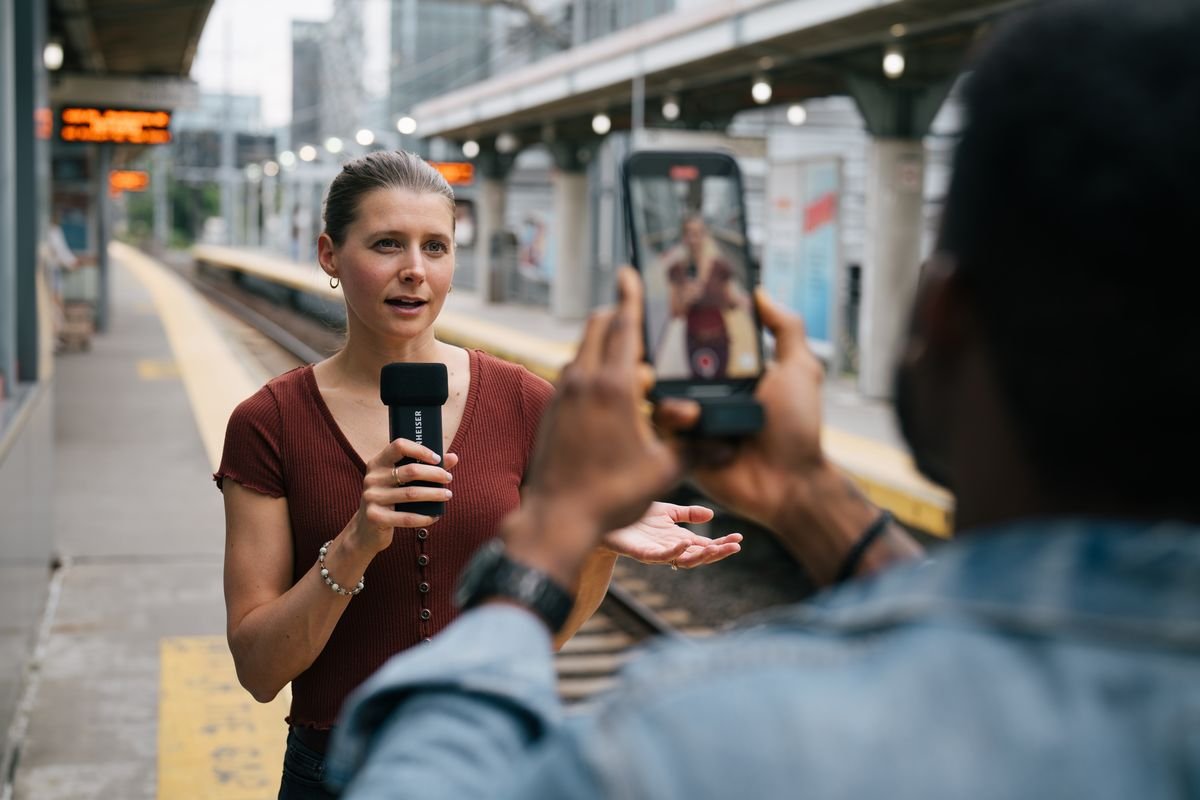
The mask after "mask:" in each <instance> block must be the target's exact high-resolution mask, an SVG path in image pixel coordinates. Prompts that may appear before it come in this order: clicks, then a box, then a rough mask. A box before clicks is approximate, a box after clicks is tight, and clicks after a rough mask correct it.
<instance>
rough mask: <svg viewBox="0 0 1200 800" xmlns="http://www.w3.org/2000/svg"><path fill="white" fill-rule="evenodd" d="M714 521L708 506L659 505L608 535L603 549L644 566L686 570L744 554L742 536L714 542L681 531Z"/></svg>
mask: <svg viewBox="0 0 1200 800" xmlns="http://www.w3.org/2000/svg"><path fill="white" fill-rule="evenodd" d="M712 518H713V511H712V509H711V508H705V507H704V506H677V505H675V504H674V503H658V502H655V503H651V504H650V508H648V509H646V513H645V514H643V515H642V518H641V519H640V520H638V521H637V522H635V523H633V524H632V525H630V526H629V527H627V528H619V529H617V530H615V531H609V532H608V533H606V534H604V536H602V537H601V538H600V546H601V547H603V548H605V549H607V550H610V551H612V552H614V553H616V554H617V555H621V556H629V557H630V558H632V559H636V560H637V561H641V562H642V563H643V564H671V565H672V566H676V567H680V568H682V569H691V568H692V567H699V566H701V565H703V564H712V563H713V562H715V561H720V560H721V559H723V558H728V557H729V556H731V555H733V554H734V553H736V552H738V551H739V550H741V549H742V545H741V541H742V535H741V534H740V533H731V534H728V535H726V536H722V537H720V538H719V539H710V538H708V537H707V536H700V535H698V534H695V533H693V532H691V531H689V530H688V529H686V528H681V527H679V526H680V524H682V523H689V522H691V523H699V522H708V521H709V520H710V519H712Z"/></svg>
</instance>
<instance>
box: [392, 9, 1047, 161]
mask: <svg viewBox="0 0 1200 800" xmlns="http://www.w3.org/2000/svg"><path fill="white" fill-rule="evenodd" d="M1028 2H1030V0H722V1H720V2H717V1H715V0H714V2H712V3H709V4H706V5H701V6H695V5H692V6H689V7H687V8H683V9H680V10H677V11H675V12H671V13H668V14H664V15H662V16H659V17H655V18H653V19H650V20H647V21H646V22H644V23H641V24H639V25H636V26H633V27H630V28H626V29H624V30H621V31H619V32H617V33H614V34H611V35H609V36H606V37H604V38H601V39H597V40H595V41H592V42H588V43H586V44H583V45H580V46H577V47H573V48H571V49H570V50H566V51H563V52H560V53H557V54H554V55H552V56H549V57H547V58H544V59H542V60H540V61H538V62H535V63H533V64H530V65H528V66H526V67H523V68H521V69H518V70H515V71H513V72H509V73H504V74H501V75H498V76H495V77H493V78H490V79H487V80H484V81H480V82H478V83H475V84H472V85H469V86H466V87H463V88H461V89H458V90H455V91H452V92H449V93H447V94H444V95H441V96H439V97H435V98H432V99H430V100H428V101H425V102H424V103H421V104H419V105H418V106H417V107H416V108H414V109H412V115H413V116H414V117H415V118H416V119H417V121H418V123H419V126H420V128H419V130H420V134H421V135H422V136H443V137H446V138H452V139H459V140H465V139H472V138H473V139H486V138H488V137H492V136H495V135H497V134H499V133H500V132H503V131H508V132H514V133H517V134H518V136H519V137H520V138H521V139H522V140H526V139H534V138H537V136H538V133H537V132H538V131H539V130H540V129H542V128H544V126H545V125H547V124H552V125H553V126H554V128H555V132H556V135H561V136H564V137H570V136H572V135H582V136H587V135H588V134H589V130H590V120H591V118H592V116H593V115H594V114H595V113H596V112H597V111H605V112H606V113H608V115H609V116H610V117H611V119H612V124H613V128H614V129H621V128H628V127H630V123H631V119H630V117H631V114H630V102H631V99H632V82H633V80H634V78H635V77H636V76H638V75H640V76H641V77H642V79H643V81H644V86H645V100H646V121H647V122H648V123H654V124H661V121H660V120H658V119H656V115H657V114H658V107H659V103H658V102H657V101H658V100H661V99H662V98H664V97H666V96H667V95H668V94H672V95H676V96H677V97H679V99H680V101H681V105H682V107H683V114H684V117H686V118H688V119H689V120H690V121H692V122H695V121H696V120H712V121H714V122H715V123H717V124H722V123H726V122H728V120H729V118H730V117H732V115H733V114H735V113H737V112H738V111H742V110H745V109H749V108H755V107H760V106H757V105H756V104H755V102H754V100H753V98H752V97H751V95H750V87H751V84H752V83H753V78H754V76H755V75H757V74H759V73H766V74H767V75H769V77H770V80H771V82H772V84H773V88H774V94H773V97H772V99H771V104H772V105H774V104H780V103H789V102H798V101H802V100H805V99H808V98H812V97H822V96H828V95H835V94H846V93H848V91H849V88H848V87H849V81H850V79H851V76H861V77H866V78H869V79H879V78H880V77H881V67H880V65H881V60H882V54H883V49H884V48H885V47H887V46H889V45H898V46H900V47H902V48H903V51H904V54H905V58H906V61H907V67H906V70H905V73H904V76H903V77H902V78H901V79H899V80H897V81H893V82H891V85H893V86H895V87H898V88H902V87H905V86H909V87H913V88H918V87H921V86H925V85H929V84H930V83H933V82H937V81H946V80H951V79H953V77H954V76H956V75H957V74H958V73H959V71H960V70H961V69H962V66H963V57H964V54H965V53H966V52H967V50H968V49H969V48H970V46H971V44H972V43H973V42H974V40H975V39H976V37H977V36H978V34H979V32H980V30H981V29H982V28H983V27H985V26H986V25H988V24H989V23H990V22H991V21H992V20H994V19H995V18H996V17H998V16H999V15H1001V14H1004V13H1007V12H1009V11H1011V10H1013V9H1015V8H1018V7H1020V6H1023V5H1026V4H1027V3H1028ZM897 26H900V27H897ZM897 32H899V35H897ZM522 131H526V132H527V135H521V132H522Z"/></svg>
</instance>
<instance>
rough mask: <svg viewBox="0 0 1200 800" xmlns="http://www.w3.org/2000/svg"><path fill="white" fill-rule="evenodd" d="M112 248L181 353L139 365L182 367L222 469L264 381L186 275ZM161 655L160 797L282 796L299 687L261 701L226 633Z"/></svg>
mask: <svg viewBox="0 0 1200 800" xmlns="http://www.w3.org/2000/svg"><path fill="white" fill-rule="evenodd" d="M109 252H110V253H111V254H112V256H113V259H114V260H115V261H116V263H118V264H120V265H121V266H123V267H124V268H126V269H128V270H129V271H130V272H131V273H132V274H133V275H134V276H135V277H136V278H137V279H138V280H139V281H140V282H141V283H142V285H143V286H144V287H145V288H146V290H147V291H148V292H149V293H150V296H151V299H152V300H153V303H154V307H155V310H156V311H157V313H158V316H159V318H160V319H161V321H162V324H163V328H164V329H165V331H166V334H167V341H168V342H169V343H170V346H171V351H172V354H173V361H170V362H161V363H156V364H145V365H143V364H139V374H140V375H141V376H142V377H143V379H152V378H155V377H162V376H163V375H164V373H165V372H168V371H169V369H177V370H178V374H179V375H181V376H182V378H183V382H184V386H185V388H186V390H187V395H188V401H189V402H190V403H191V406H192V412H193V415H194V416H195V419H196V426H197V428H198V430H199V433H200V438H201V440H202V441H203V443H204V448H205V451H206V454H207V456H208V460H209V462H210V464H211V468H212V469H213V470H215V469H216V468H217V466H218V463H219V461H220V458H221V448H222V446H223V442H224V437H225V425H226V423H227V422H228V421H229V415H230V414H231V413H232V412H233V409H234V408H235V407H236V406H237V404H238V403H240V402H241V401H242V400H243V399H244V398H246V397H248V396H249V395H250V394H251V393H253V392H254V391H255V390H257V389H258V384H257V382H256V381H255V380H254V379H253V378H252V377H251V376H250V374H249V373H248V372H247V371H246V370H245V368H244V367H243V366H242V362H241V361H240V360H239V359H237V358H235V357H234V355H233V354H232V351H231V350H230V348H229V344H228V342H227V340H226V338H225V336H224V335H223V334H222V332H221V329H220V328H219V327H218V325H217V323H216V321H215V320H214V319H213V317H212V316H211V314H210V313H209V311H208V309H207V308H205V306H204V304H203V301H202V300H200V299H199V298H198V297H197V296H196V294H195V293H194V292H193V291H192V290H191V289H190V288H189V287H188V286H187V285H186V284H185V283H184V282H183V281H182V280H180V279H179V278H178V277H177V276H175V275H173V274H172V273H171V272H169V271H168V270H167V269H166V268H165V267H163V266H162V265H160V264H159V263H158V262H157V261H155V260H154V259H152V258H150V257H148V256H146V255H144V254H143V253H141V252H139V251H137V250H134V249H133V248H131V247H127V246H125V245H122V244H120V243H113V244H111V245H110V249H109ZM168 365H169V367H168ZM217 575H218V574H217V573H214V578H213V579H214V580H219V577H217ZM160 657H161V661H160V675H161V678H160V693H159V708H158V800H208V798H212V800H217V799H218V798H220V800H260V799H261V800H270V798H274V797H275V796H276V795H277V793H278V791H279V777H280V770H281V769H282V765H283V748H284V744H285V741H286V737H287V726H286V725H285V724H284V717H286V716H287V709H288V705H289V704H290V702H291V694H290V692H291V690H290V687H287V688H285V690H284V691H283V692H282V693H281V694H280V696H279V697H277V698H276V699H275V700H274V701H272V702H271V703H269V704H267V705H260V704H258V703H257V702H255V701H254V699H253V698H252V697H251V696H250V694H249V693H248V692H247V691H246V690H245V689H243V688H242V687H241V686H240V685H239V684H238V681H237V674H236V672H235V670H234V666H233V657H232V656H231V655H230V653H229V646H228V645H227V644H226V642H225V639H224V638H223V637H220V636H207V637H179V638H168V639H163V640H161V642H160Z"/></svg>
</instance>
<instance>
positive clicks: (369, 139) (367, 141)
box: [354, 128, 375, 147]
mask: <svg viewBox="0 0 1200 800" xmlns="http://www.w3.org/2000/svg"><path fill="white" fill-rule="evenodd" d="M354 141H356V142H358V143H359V144H360V145H362V146H363V147H370V146H371V145H373V144H375V131H373V130H371V129H370V128H360V129H359V131H358V133H356V134H354Z"/></svg>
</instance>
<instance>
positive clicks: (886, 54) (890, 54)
mask: <svg viewBox="0 0 1200 800" xmlns="http://www.w3.org/2000/svg"><path fill="white" fill-rule="evenodd" d="M883 74H884V75H887V76H888V77H889V78H892V79H893V80H894V79H896V78H899V77H900V76H901V75H903V74H904V53H902V52H901V51H900V48H899V47H896V46H895V45H892V46H890V47H888V48H887V49H885V50H884V51H883Z"/></svg>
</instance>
